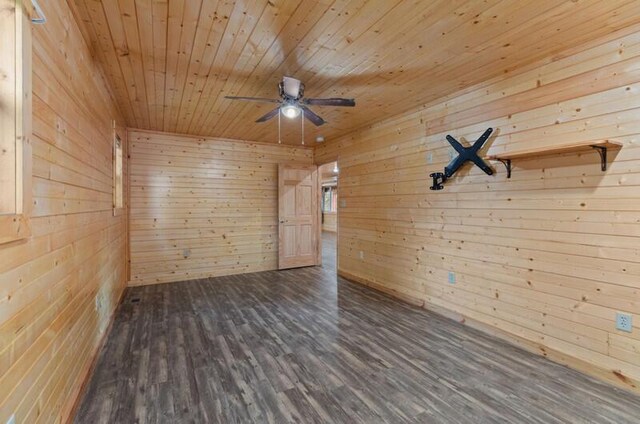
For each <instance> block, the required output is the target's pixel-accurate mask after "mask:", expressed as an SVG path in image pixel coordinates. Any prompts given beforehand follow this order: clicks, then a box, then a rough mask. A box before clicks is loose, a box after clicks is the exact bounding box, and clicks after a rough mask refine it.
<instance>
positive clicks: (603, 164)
mask: <svg viewBox="0 0 640 424" xmlns="http://www.w3.org/2000/svg"><path fill="white" fill-rule="evenodd" d="M591 147H592V148H594V149H596V150H597V151H598V153H599V154H600V167H601V168H602V171H603V172H604V171H606V170H607V148H606V147H604V146H591Z"/></svg>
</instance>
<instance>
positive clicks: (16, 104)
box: [0, 0, 31, 243]
mask: <svg viewBox="0 0 640 424" xmlns="http://www.w3.org/2000/svg"><path fill="white" fill-rule="evenodd" d="M23 7H24V6H22V2H16V1H15V0H0V243H7V242H11V241H15V240H20V239H22V238H25V237H28V236H29V234H30V232H29V226H28V221H27V219H26V215H28V213H27V212H28V211H27V210H26V209H27V207H29V205H30V204H31V201H30V196H31V189H30V185H28V183H29V181H30V178H31V175H30V173H31V171H30V170H31V165H30V163H31V155H30V145H29V135H30V131H29V127H30V125H29V123H30V120H31V101H30V99H31V86H30V81H31V60H30V58H31V43H30V30H31V28H30V20H29V18H28V15H27V13H26V12H25V10H23ZM25 184H27V186H25Z"/></svg>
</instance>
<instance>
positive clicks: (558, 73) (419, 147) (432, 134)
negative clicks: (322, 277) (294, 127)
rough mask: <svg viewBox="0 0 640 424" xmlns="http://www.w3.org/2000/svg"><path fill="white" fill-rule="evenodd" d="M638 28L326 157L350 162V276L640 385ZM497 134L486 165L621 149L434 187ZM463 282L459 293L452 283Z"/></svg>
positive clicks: (342, 240) (361, 134)
mask: <svg viewBox="0 0 640 424" xmlns="http://www.w3.org/2000/svg"><path fill="white" fill-rule="evenodd" d="M639 69H640V28H637V27H636V28H635V29H634V31H627V32H626V33H625V34H622V33H618V34H611V35H609V36H607V37H606V38H602V39H600V40H598V41H594V42H590V43H588V44H586V45H584V46H581V47H580V48H575V49H573V50H570V51H567V52H564V53H563V54H561V55H558V56H557V57H555V58H553V60H548V61H545V62H541V63H539V64H537V65H535V66H530V67H528V68H527V69H523V70H522V71H520V72H517V73H513V74H508V75H503V76H500V77H497V78H494V79H492V80H489V81H487V82H485V83H482V84H479V85H477V86H475V87H472V88H470V89H467V90H463V91H460V92H458V93H456V94H453V95H450V96H448V97H446V98H443V99H441V100H439V101H434V102H431V103H429V104H427V105H425V106H424V107H421V108H419V109H416V110H414V111H411V112H409V113H405V114H401V115H398V116H395V117H393V118H390V119H388V120H385V121H382V122H380V123H377V124H375V125H371V126H369V127H366V128H363V129H361V130H359V131H356V132H353V133H351V134H348V135H346V136H344V137H342V138H340V139H339V140H335V141H333V142H328V143H325V144H323V145H320V146H318V147H317V148H316V162H317V163H325V162H328V161H330V160H334V159H336V158H339V161H338V163H339V165H340V176H339V184H340V198H341V203H342V201H345V202H346V205H345V207H344V208H341V209H340V233H339V246H340V249H339V252H340V253H339V264H340V272H341V274H342V275H347V276H350V277H352V278H354V279H357V280H359V281H361V282H365V283H367V284H371V285H372V286H374V287H377V288H379V289H382V290H385V291H388V292H390V293H393V294H394V295H396V296H399V297H402V298H404V299H407V300H411V301H413V302H415V303H418V304H422V305H424V306H425V307H428V308H434V309H438V310H444V311H450V312H453V313H455V315H456V316H458V318H459V319H460V320H462V321H466V322H468V323H474V325H482V326H483V327H484V328H485V329H487V328H490V329H492V330H495V331H497V332H500V333H501V334H502V335H508V337H509V338H510V339H511V340H518V341H519V342H521V343H522V344H523V345H526V346H528V347H530V348H531V347H533V348H534V349H536V350H537V351H538V352H539V353H541V354H544V355H550V356H553V357H554V358H555V359H558V360H562V361H563V362H567V363H569V364H570V365H573V366H577V367H580V368H581V369H583V370H586V371H588V372H592V373H594V374H597V375H599V376H600V377H605V378H609V379H610V380H611V381H614V382H616V383H619V384H621V385H624V386H625V387H627V388H632V389H635V390H638V386H639V384H640V326H638V325H636V326H635V327H634V329H633V331H632V332H631V333H626V332H623V331H618V330H616V328H615V315H616V312H617V311H620V312H625V313H628V314H631V315H632V316H633V322H634V323H637V322H640V221H639V220H638V216H639V215H640V119H639V118H638V117H639V116H640V95H639V93H640V72H639ZM487 127H494V128H496V136H494V137H492V138H491V139H490V140H489V141H488V143H487V145H488V148H485V151H484V152H483V154H487V153H488V154H499V153H502V152H508V151H518V150H523V149H531V148H538V147H542V146H556V145H563V144H566V143H579V142H583V141H588V140H602V139H614V140H619V141H621V142H622V143H623V147H622V148H621V149H620V150H618V151H610V153H609V167H608V169H607V171H606V172H601V170H600V158H599V157H598V154H597V153H596V152H593V151H587V152H584V153H575V152H574V153H566V154H562V155H558V156H547V157H540V158H534V159H529V160H525V159H524V158H523V159H519V160H517V161H514V162H513V166H514V172H513V176H512V178H511V179H507V178H506V172H505V169H504V167H502V165H500V164H499V163H496V165H495V167H496V171H497V173H496V174H495V175H494V176H488V175H485V174H484V173H483V172H482V171H481V170H480V169H478V168H476V167H472V166H470V165H467V167H465V168H463V169H462V170H461V171H460V172H459V173H458V174H457V175H456V176H455V177H454V178H453V179H451V180H449V181H447V183H446V184H445V188H444V190H442V191H441V192H432V191H430V190H429V186H430V185H431V179H430V178H429V177H428V175H429V173H430V172H435V171H441V170H442V168H443V166H444V165H446V163H447V162H449V160H450V153H452V149H451V148H450V147H449V144H448V143H447V142H446V140H445V136H446V135H447V134H451V135H453V136H454V137H456V138H458V139H463V140H467V141H469V142H473V141H474V140H475V139H476V138H477V137H478V136H479V135H480V134H482V132H483V131H484V130H485V129H486V128H487ZM449 272H453V273H455V274H454V276H455V283H454V284H451V283H450V282H449Z"/></svg>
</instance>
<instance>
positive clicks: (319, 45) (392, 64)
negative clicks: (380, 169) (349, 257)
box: [73, 0, 640, 144]
mask: <svg viewBox="0 0 640 424" xmlns="http://www.w3.org/2000/svg"><path fill="white" fill-rule="evenodd" d="M73 1H74V2H75V4H77V6H78V9H79V11H80V15H81V16H82V19H83V20H84V21H85V22H86V23H87V27H88V28H89V30H88V33H89V34H90V35H89V36H90V37H91V39H92V40H93V43H94V45H95V49H96V53H97V55H98V57H99V58H100V60H101V61H102V63H103V64H104V66H105V69H106V70H107V74H108V75H109V80H110V81H111V83H112V85H113V87H114V90H115V93H116V95H117V98H118V102H119V105H120V108H121V110H122V111H123V113H124V114H125V115H126V117H127V122H128V124H129V126H132V127H138V128H146V129H154V130H162V131H170V132H179V133H189V134H196V135H202V136H216V137H226V138H233V139H245V140H258V141H269V142H274V141H276V140H277V132H276V129H277V125H276V124H275V123H274V122H273V121H272V122H269V123H266V124H255V123H254V121H255V120H256V119H257V118H258V117H260V116H261V115H262V114H264V113H265V112H267V111H268V110H269V108H270V107H271V106H270V105H261V104H256V103H246V102H244V103H243V102H233V101H230V100H226V99H224V98H223V97H224V95H246V96H258V97H273V96H274V95H276V93H277V89H276V86H277V83H278V81H280V80H281V78H282V76H283V75H289V76H294V77H296V78H299V79H301V80H302V81H303V82H304V83H305V84H306V87H307V90H306V92H307V95H308V96H310V97H332V96H348V97H355V98H356V99H357V102H358V106H357V107H356V108H354V109H350V108H317V111H318V112H319V113H320V114H321V115H322V116H323V117H325V118H326V120H327V121H328V122H329V123H328V124H327V125H325V126H324V127H322V128H321V129H319V130H315V129H312V128H311V126H307V127H308V129H307V133H308V136H309V139H312V137H313V136H315V135H316V134H323V135H324V136H325V137H326V138H327V139H328V140H330V139H331V138H332V137H335V136H337V135H342V134H344V132H345V131H350V130H353V129H355V128H358V127H361V126H363V125H365V124H368V123H372V122H377V121H380V120H381V119H383V118H385V117H386V116H390V115H394V114H397V113H401V112H404V111H406V110H409V109H412V108H414V107H417V106H419V105H422V104H424V103H425V102H428V101H431V100H434V99H438V98H441V97H442V96H444V95H448V94H450V93H452V92H455V91H457V90H459V89H463V88H465V87H470V86H473V85H474V84H477V83H480V82H482V81H485V80H486V79H488V78H492V77H496V76H498V75H503V74H505V73H510V72H512V71H513V70H514V69H517V68H520V67H522V66H525V65H527V64H530V63H533V62H535V61H537V60H539V59H542V58H544V57H549V56H553V55H555V54H557V53H559V52H561V51H563V50H564V49H566V48H567V47H572V46H575V45H579V44H581V43H583V42H587V41H589V40H593V39H596V38H598V37H599V36H602V35H604V34H607V33H609V32H611V31H612V30H616V29H620V28H624V27H625V26H628V25H629V24H634V23H638V22H640V2H638V1H635V0H607V1H599V0H580V1H557V0H518V1H515V0H512V1H499V0H485V1H477V0H454V1H451V0H432V1H422V2H415V1H401V0H385V1H380V0H378V1H365V0H350V1H346V0H335V1H333V0H260V1H251V2H244V1H217V0H189V1H173V0H172V1H151V0H119V1H106V0H73ZM299 127H300V125H299V122H298V121H295V122H288V121H287V122H285V133H284V136H283V139H284V141H285V142H288V143H292V144H296V143H298V142H299V140H300V137H299Z"/></svg>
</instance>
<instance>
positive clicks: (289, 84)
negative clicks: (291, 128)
mask: <svg viewBox="0 0 640 424" xmlns="http://www.w3.org/2000/svg"><path fill="white" fill-rule="evenodd" d="M278 92H279V94H280V97H281V98H280V99H265V98H262V97H237V96H224V97H225V99H231V100H248V101H253V102H262V103H278V105H279V106H278V107H276V108H275V109H273V110H272V111H270V112H268V113H267V114H265V115H264V116H262V117H260V118H258V120H256V122H265V121H268V120H269V119H271V118H273V117H275V116H276V115H278V113H280V112H281V113H282V114H283V115H284V116H286V117H287V118H291V119H293V118H297V117H298V116H299V115H300V114H301V113H302V115H303V117H305V118H307V119H308V120H309V121H311V122H313V124H315V125H316V126H320V125H322V124H324V123H326V121H325V120H324V119H322V118H321V117H320V116H318V115H317V114H316V113H315V112H313V111H312V110H311V109H309V108H308V107H307V106H348V107H353V106H355V105H356V101H355V100H354V99H341V98H329V99H307V98H305V97H304V84H303V83H302V82H301V81H300V80H297V79H295V78H291V77H283V78H282V81H281V82H280V83H279V84H278Z"/></svg>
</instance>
